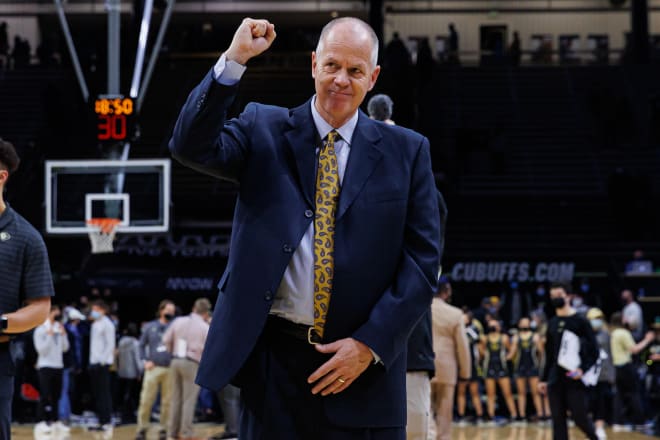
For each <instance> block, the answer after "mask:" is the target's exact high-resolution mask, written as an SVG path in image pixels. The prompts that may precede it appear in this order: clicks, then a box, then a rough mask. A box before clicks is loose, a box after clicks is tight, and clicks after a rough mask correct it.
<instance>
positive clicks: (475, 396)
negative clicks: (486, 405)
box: [456, 311, 484, 426]
mask: <svg viewBox="0 0 660 440" xmlns="http://www.w3.org/2000/svg"><path fill="white" fill-rule="evenodd" d="M463 321H464V323H465V335H466V336H467V340H468V346H469V350H470V365H471V367H472V368H471V369H470V378H469V379H468V380H462V379H459V381H458V394H457V396H456V412H457V414H458V426H464V425H465V424H466V420H465V407H466V406H467V405H466V404H467V396H466V393H467V390H468V387H469V389H470V395H471V396H472V406H474V411H475V414H476V418H475V423H476V424H479V423H480V422H481V421H482V419H483V416H484V410H483V407H482V405H481V395H480V394H479V378H480V377H481V376H482V374H481V368H480V366H479V362H480V359H479V341H481V337H482V336H483V327H481V323H480V322H479V320H477V319H474V317H473V316H472V312H469V311H464V313H463Z"/></svg>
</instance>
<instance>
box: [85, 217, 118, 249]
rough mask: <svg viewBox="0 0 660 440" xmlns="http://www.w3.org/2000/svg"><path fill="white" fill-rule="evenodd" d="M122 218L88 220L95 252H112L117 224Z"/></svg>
mask: <svg viewBox="0 0 660 440" xmlns="http://www.w3.org/2000/svg"><path fill="white" fill-rule="evenodd" d="M119 223H121V220H119V219H118V218H105V217H103V218H91V219H89V220H87V228H88V229H87V232H88V234H89V241H90V242H91V243H92V253H93V254H104V253H108V252H112V250H113V249H112V242H113V241H114V240H115V234H116V233H117V226H119Z"/></svg>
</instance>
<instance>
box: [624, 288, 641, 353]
mask: <svg viewBox="0 0 660 440" xmlns="http://www.w3.org/2000/svg"><path fill="white" fill-rule="evenodd" d="M621 301H622V302H623V304H624V305H623V310H622V311H621V313H622V316H621V318H622V319H623V325H625V326H626V327H628V330H630V333H631V334H632V336H633V339H634V340H635V341H641V340H642V338H643V337H644V313H643V312H642V307H641V306H640V305H639V303H638V302H637V301H636V298H635V294H634V293H633V291H632V290H630V289H624V290H623V291H622V292H621Z"/></svg>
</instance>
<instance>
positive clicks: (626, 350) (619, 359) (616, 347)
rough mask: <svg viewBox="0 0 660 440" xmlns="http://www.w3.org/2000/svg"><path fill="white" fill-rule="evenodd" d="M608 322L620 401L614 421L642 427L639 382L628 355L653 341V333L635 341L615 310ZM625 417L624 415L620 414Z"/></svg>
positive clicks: (635, 352)
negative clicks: (619, 408) (610, 330)
mask: <svg viewBox="0 0 660 440" xmlns="http://www.w3.org/2000/svg"><path fill="white" fill-rule="evenodd" d="M610 324H611V325H612V338H611V341H610V344H611V347H612V362H613V364H614V367H615V368H616V389H617V393H618V396H619V398H620V402H621V403H622V404H623V408H622V410H623V411H621V413H619V414H616V418H615V423H616V425H619V426H620V425H621V424H622V422H632V423H634V424H635V425H636V426H637V427H640V428H642V427H643V424H644V410H643V409H642V400H641V399H642V398H641V389H640V383H639V380H638V378H637V373H636V370H635V367H634V366H633V362H632V356H633V355H636V354H638V353H641V352H642V351H643V350H644V349H645V348H646V346H647V345H649V344H650V343H651V342H653V341H654V340H655V334H654V333H653V332H648V333H647V334H646V336H645V337H644V338H643V339H642V340H641V341H640V342H638V343H635V340H634V339H633V336H632V334H631V332H630V331H629V330H628V329H626V328H625V327H624V321H623V315H622V314H621V313H619V312H616V313H614V314H613V315H612V317H611V318H610ZM624 416H627V417H624Z"/></svg>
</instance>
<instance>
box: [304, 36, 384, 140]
mask: <svg viewBox="0 0 660 440" xmlns="http://www.w3.org/2000/svg"><path fill="white" fill-rule="evenodd" d="M372 48H373V46H372V42H371V39H370V37H369V34H368V33H367V31H366V30H365V29H363V28H361V27H360V26H355V25H351V24H349V23H339V24H337V25H335V26H334V27H333V28H332V29H331V30H330V31H329V32H328V34H327V35H326V37H325V38H324V40H323V42H322V44H320V45H319V50H318V52H312V77H314V84H315V88H316V103H315V105H316V109H317V110H318V112H319V113H320V114H321V116H322V117H323V119H325V120H326V121H327V122H328V123H329V124H330V125H332V126H333V127H334V128H339V127H341V126H342V125H344V123H346V121H348V120H349V119H350V118H351V117H352V116H353V115H354V114H355V112H356V111H357V109H358V107H359V106H360V104H361V103H362V101H363V100H364V97H365V96H366V94H367V92H368V91H369V90H371V89H372V88H373V86H374V84H375V83H376V79H377V78H378V74H379V73H380V66H374V65H373V64H372V61H371V55H372Z"/></svg>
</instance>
